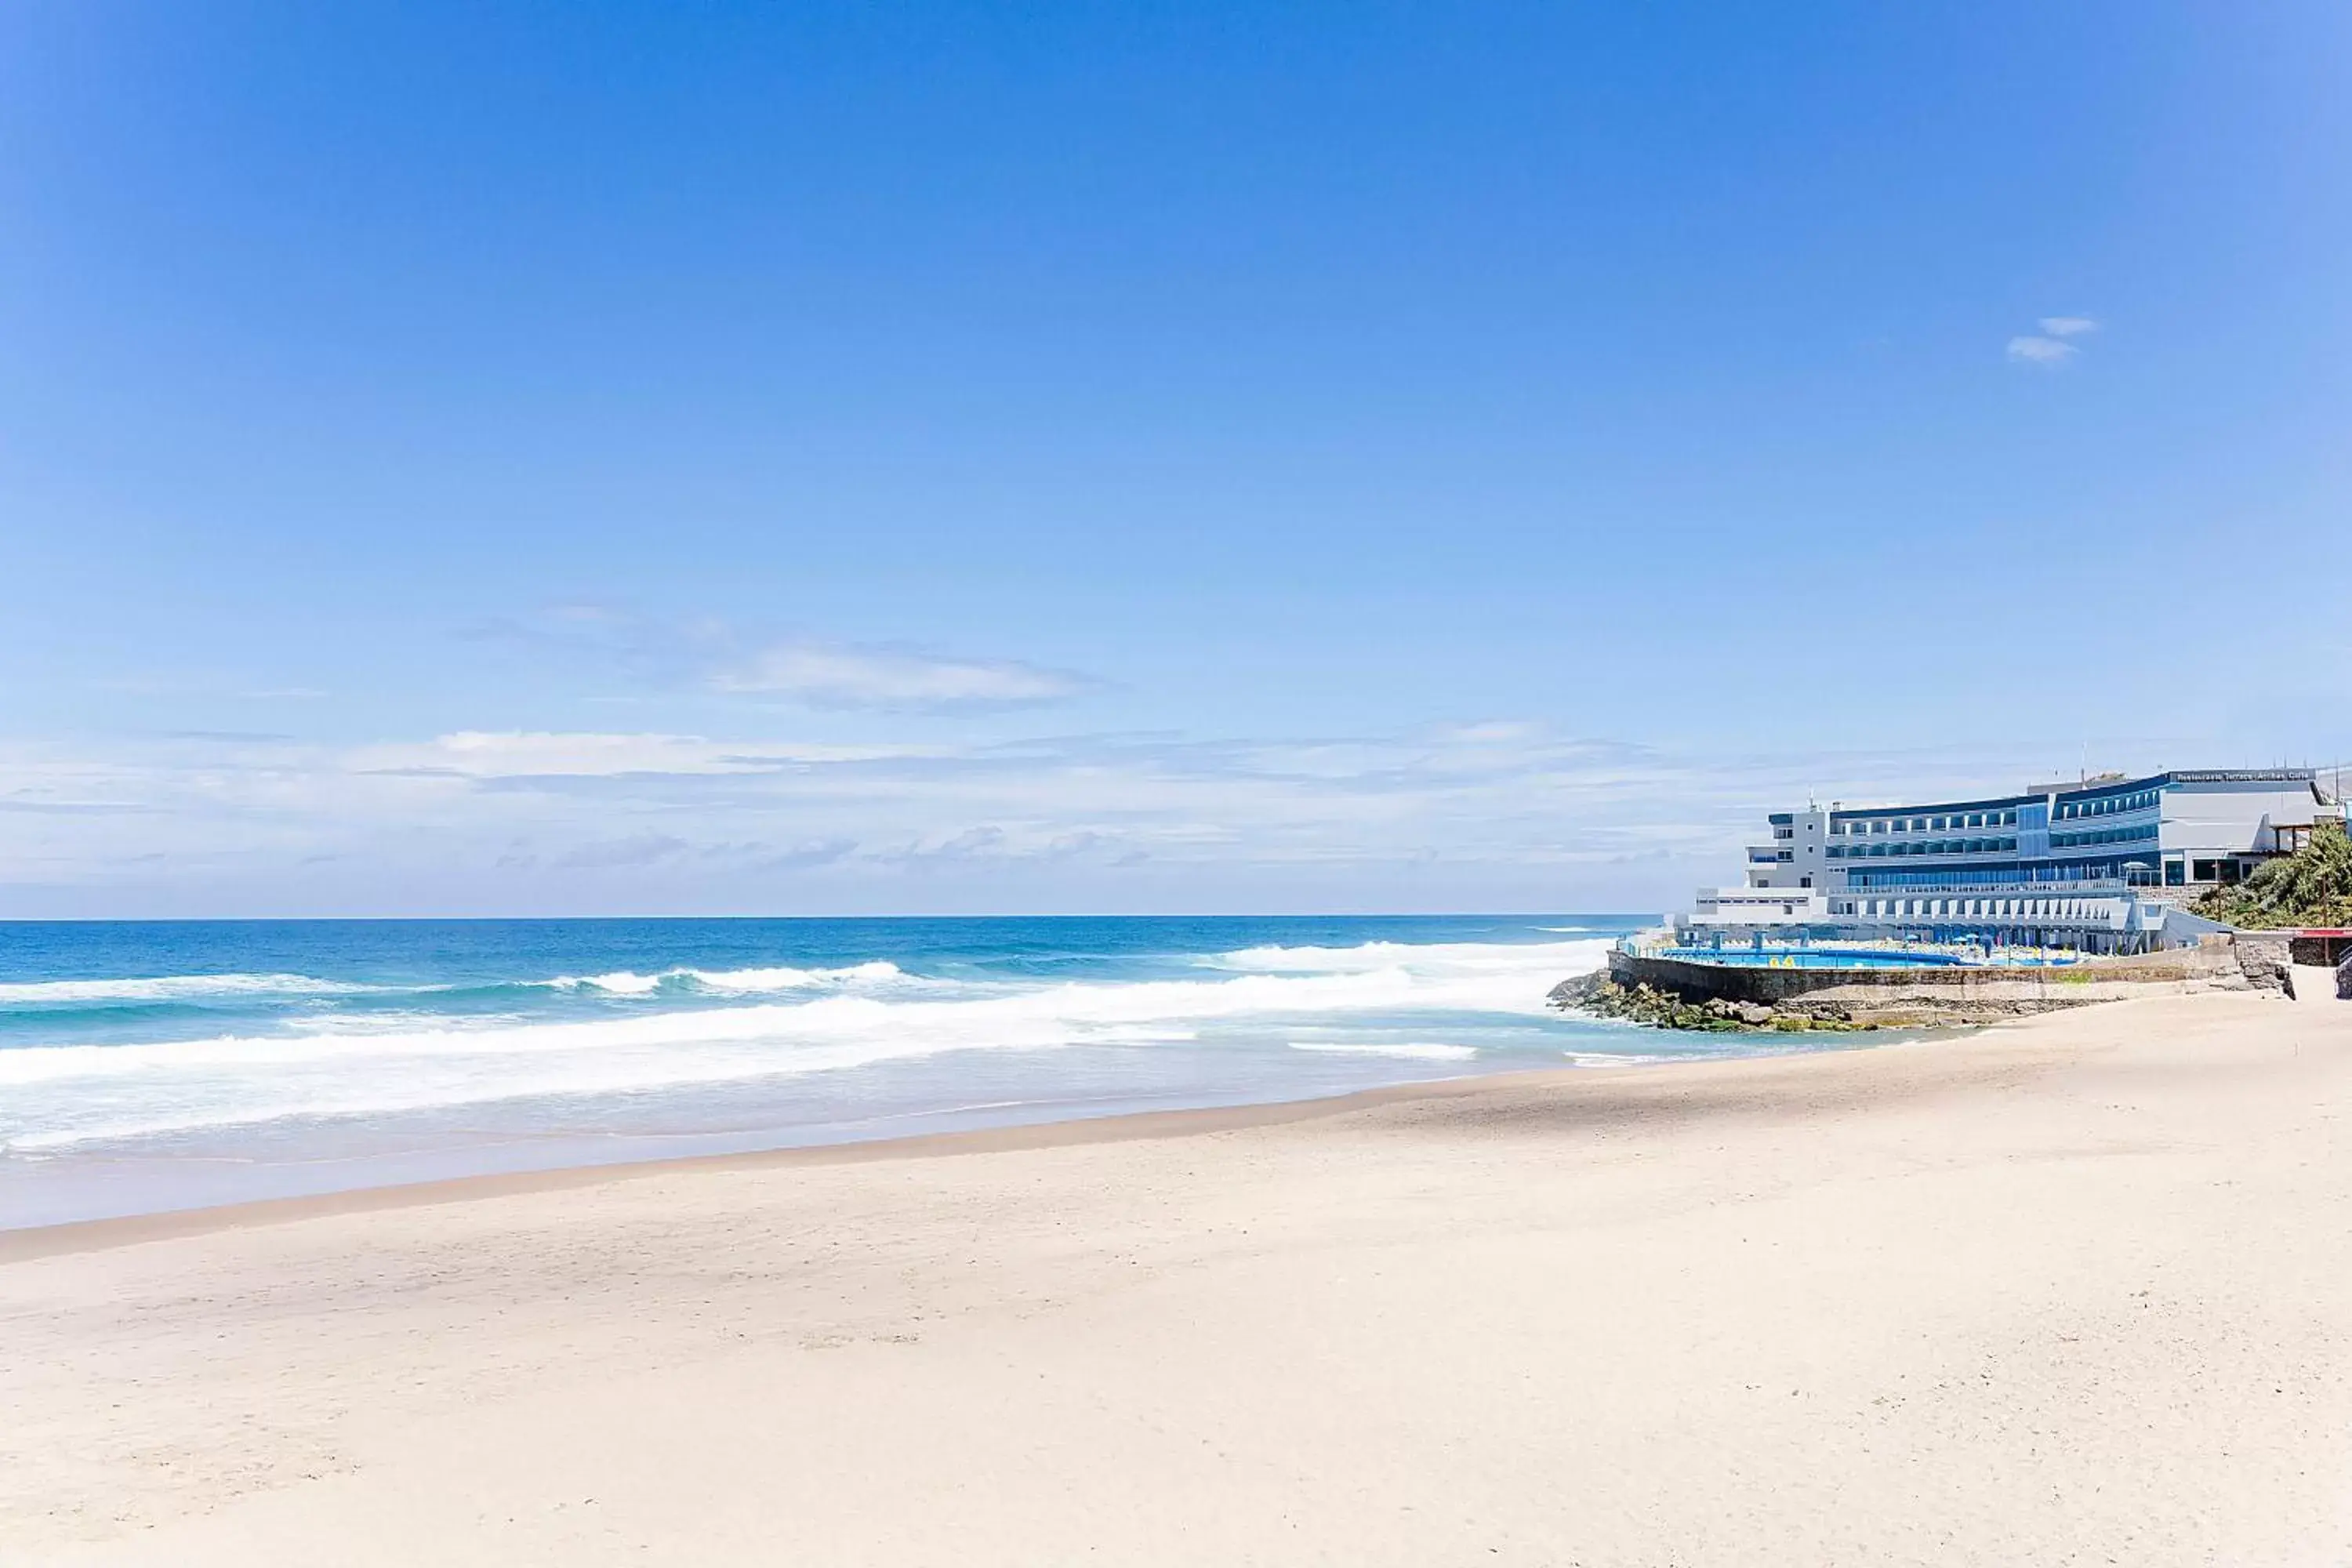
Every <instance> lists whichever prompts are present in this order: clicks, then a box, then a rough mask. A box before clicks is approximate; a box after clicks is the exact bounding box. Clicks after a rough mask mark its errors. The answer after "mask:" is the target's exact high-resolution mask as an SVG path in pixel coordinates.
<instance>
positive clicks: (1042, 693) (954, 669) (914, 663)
mask: <svg viewBox="0 0 2352 1568" xmlns="http://www.w3.org/2000/svg"><path fill="white" fill-rule="evenodd" d="M711 684H712V685H713V686H715V687H717V688H718V689H719V690H721V691H732V692H741V693H745V694H754V695H760V696H772V697H785V698H790V699H793V700H796V701H801V702H806V703H809V704H812V705H814V706H817V707H825V708H900V709H905V708H914V709H949V708H1002V707H1011V706H1015V705H1027V704H1032V703H1039V702H1054V701H1058V700H1061V699H1063V698H1066V697H1073V696H1076V694H1077V693H1079V692H1080V691H1083V690H1085V689H1086V688H1087V682H1086V681H1085V680H1083V679H1080V678H1078V677H1077V676H1075V675H1071V674H1068V673H1066V672H1064V671H1061V670H1055V669H1045V668H1039V667H1038V666H1036V665H1033V664H1023V663H1020V662H1019V661H1017V660H1013V659H971V658H935V657H933V656H930V655H928V654H921V653H916V652H912V651H910V650H908V649H903V648H889V647H846V646H837V645H828V644H824V643H810V642H803V643H785V644H782V645H779V646H777V647H770V648H767V649H765V650H763V651H761V652H760V653H757V654H755V655H753V656H751V658H748V659H744V660H742V661H740V662H739V663H736V664H733V665H730V666H729V667H727V668H722V669H720V670H719V671H718V672H717V673H716V674H715V675H713V676H712V677H711Z"/></svg>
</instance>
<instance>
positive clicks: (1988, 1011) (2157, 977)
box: [1609, 942, 2261, 1023]
mask: <svg viewBox="0 0 2352 1568" xmlns="http://www.w3.org/2000/svg"><path fill="white" fill-rule="evenodd" d="M1609 975H1610V978H1611V979H1612V980H1614V981H1616V982H1617V984H1620V985H1623V986H1628V987H1632V986H1635V985H1647V986H1649V987H1650V988H1651V989H1652V990H1654V991H1660V992H1670V993H1672V994H1675V995H1677V996H1680V997H1682V998H1683V999H1685V1001H1690V1002H1696V1003H1705V1002H1711V1001H1722V1002H1727V1003H1738V1004H1747V1005H1753V1006H1759V1007H1769V1008H1776V1009H1780V1010H1782V1011H1790V1010H1802V1011H1806V1012H1812V1013H1818V1014H1825V1015H1834V1016H1839V1017H1845V1018H1857V1019H1863V1018H1866V1019H1870V1020H1874V1021H1878V1022H1884V1023H1899V1022H1918V1023H1979V1022H1989V1021H1991V1020H1994V1019H1998V1018H2003V1017H2015V1016H2020V1015H2022V1014H2027V1013H2041V1012H2049V1011H2052V1010H2054V1009H2057V1008H2060V1007H2077V1006H2082V1005H2085V1004H2088V1003H2093V1002H2108V1001H2119V1000H2122V999H2124V998H2126V997H2130V996H2147V995H2151V994H2159V993H2162V992H2166V991H2174V992H2186V991H2208V990H2247V989H2251V988H2254V987H2255V986H2256V985H2257V984H2260V983H2261V982H2260V981H2259V980H2258V978H2257V977H2256V976H2254V975H2253V974H2252V973H2250V972H2249V971H2248V970H2247V969H2246V967H2245V966H2244V965H2243V964H2242V962H2241V958H2240V955H2239V954H2238V953H2237V952H2235V951H2234V948H2233V946H2232V944H2231V943H2228V942H2209V943H2206V944H2203V945H2200V946H2198V947H2193V948H2182V949H2177V950H2174V951H2171V952H2152V953H2145V954H2141V955H2138V956H2137V957H2131V958H2090V959H2084V960H2083V961H2081V962H2079V963H2059V964H2023V963H1932V962H1931V963H1916V962H1914V963H1899V962H1898V963H1875V964H1854V965H1849V966H1829V965H1811V966H1798V965H1778V966H1776V965H1771V964H1766V963H1755V962H1752V961H1749V962H1738V961H1734V962H1727V963H1715V962H1708V961H1706V960H1703V959H1697V958H1691V957H1684V956H1668V955H1666V954H1664V953H1658V952H1651V953H1638V952H1622V951H1620V952H1612V953H1611V954H1610V955H1609Z"/></svg>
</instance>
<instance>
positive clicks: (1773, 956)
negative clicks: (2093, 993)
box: [1647, 947, 2079, 969]
mask: <svg viewBox="0 0 2352 1568" xmlns="http://www.w3.org/2000/svg"><path fill="white" fill-rule="evenodd" d="M1647 956H1649V957H1652V958H1676V959H1681V960H1682V961H1683V962H1685V963H1727V964H1733V965H1737V966H1740V967H1743V968H1750V969H1922V968H1937V967H1950V966H1953V965H1966V966H1969V967H1973V968H2032V969H2052V968H2057V967H2059V966H2061V965H2064V964H2069V963H2077V962H2079V961H2078V960H2076V959H2074V958H2072V957H2064V956H2055V955H2032V956H2029V955H2025V954H2019V955H2016V956H2011V955H2010V954H2007V953H2000V954H1996V955H1995V956H1992V957H1984V956H1981V955H1978V954H1973V953H1958V952H1928V951H1902V950H1894V949H1887V948H1868V947H1860V948H1855V947H1766V948H1755V947H1722V948H1714V947H1664V948H1657V949H1654V950H1653V951H1652V952H1650V953H1649V954H1648V955H1647Z"/></svg>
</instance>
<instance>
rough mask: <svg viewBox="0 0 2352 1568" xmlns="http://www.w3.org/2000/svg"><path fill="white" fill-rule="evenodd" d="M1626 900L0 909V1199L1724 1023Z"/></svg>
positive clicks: (167, 1204)
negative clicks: (924, 915) (357, 912)
mask: <svg viewBox="0 0 2352 1568" xmlns="http://www.w3.org/2000/svg"><path fill="white" fill-rule="evenodd" d="M1645 923H1647V921H1644V920H1643V919H1641V918H1637V917H1631V916H1605V915H1561V916H1553V917H1529V916H1510V917H1499V916H1496V917H1478V916H1444V917H1410V918H1408V917H1393V918H1388V917H1381V918H1305V917H1299V918H1278V919H1258V918H1241V917H1231V918H1201V919H1191V918H1165V919H1162V918H1119V919H1109V918H1106V919H1090V918H1066V919H1009V918H1008V919H967V920H925V919H906V920H707V921H706V920H564V921H186V922H180V921H174V922H158V923H142V922H74V923H55V924H50V923H32V922H24V923H5V924H0V1226H28V1225H43V1224H55V1223H59V1222H62V1221H67V1220H74V1219H85V1218H95V1217H100V1216H106V1215H127V1214H139V1213H149V1212H156V1211H161V1210H166V1209H174V1208H184V1207H192V1206H199V1205H213V1204H221V1203H230V1202H236V1201H240V1200H244V1199H249V1198H257V1197H268V1196H283V1195H291V1194H312V1193H321V1192H330V1191H338V1190H345V1189H352V1188H358V1187H368V1186H376V1185H383V1184H394V1183H400V1182H410V1181H420V1180H427V1179H432V1178H436V1177H443V1176H451V1175H461V1174H471V1173H489V1172H506V1171H519V1170H531V1169H549V1168H556V1167H562V1166H570V1165H580V1164H591V1163H608V1162H620V1161H629V1160H643V1159H653V1158H661V1157H667V1156H672V1155H679V1154H690V1153H701V1152H728V1151H742V1150H752V1149H769V1148H782V1147H788V1146H793V1145H805V1144H820V1143H834V1142H849V1141H855V1140H862V1139H874V1138H887V1137H897V1136H903V1135H907V1134H911V1133H919V1132H932V1131H948V1130H953V1129H963V1128H975V1127H988V1126H1002V1125H1009V1124H1014V1123H1024V1122H1036V1121H1061V1120H1067V1119H1072V1118H1079V1117H1092V1116H1104V1115H1112V1114H1116V1113H1118V1112H1122V1111H1132V1110H1156V1109H1168V1108H1174V1107H1190V1106H1212V1105H1231V1104H1241V1103H1254V1102H1264V1101H1277V1100H1301V1099H1307V1098H1312V1097H1316V1096H1322V1095H1330V1094H1338V1093H1343V1092H1346V1091H1348V1090H1351V1089H1365V1088H1370V1087H1373V1086H1376V1085H1381V1084H1394V1083H1402V1082H1409V1081H1412V1080H1416V1079H1435V1078H1447V1077H1455V1076H1460V1075H1464V1074H1470V1073H1485V1072H1496V1071H1505V1070H1511V1069H1516V1068H1534V1067H1558V1066H1560V1065H1563V1064H1570V1063H1596V1062H1615V1061H1625V1060H1649V1059H1656V1058H1664V1057H1699V1056H1710V1055H1726V1054H1732V1053H1734V1052H1738V1051H1741V1050H1752V1049H1754V1048H1756V1047H1754V1046H1753V1045H1751V1044H1746V1043H1743V1042H1741V1041H1739V1040H1738V1037H1729V1038H1727V1037H1716V1036H1693V1037H1679V1036H1674V1035H1669V1034H1664V1033H1661V1032H1658V1031H1652V1030H1638V1029H1633V1028H1630V1027H1627V1026H1622V1025H1617V1024H1611V1023H1604V1022H1599V1021H1595V1020H1591V1019H1585V1018H1575V1017H1564V1016H1560V1015H1559V1014H1557V1013H1555V1012H1552V1011H1550V1010H1549V1009H1548V1008H1547V1007H1546V1006H1545V994H1546V993H1547V992H1548V991H1549V989H1550V988H1551V987H1552V986H1553V985H1554V984H1558V983H1559V981H1561V980H1563V979H1565V978H1567V977H1569V976H1570V975H1572V974H1577V973H1584V972H1586V971H1589V970H1591V969H1593V968H1596V967H1598V966H1599V965H1600V963H1601V955H1602V953H1603V952H1604V951H1605V950H1606V948H1607V946H1608V944H1609V943H1610V942H1611V941H1612V940H1613V939H1614V938H1615V937H1617V936H1619V935H1622V934H1623V933H1625V932H1627V931H1633V930H1634V929H1636V928H1637V927H1638V926H1640V925H1643V924H1645Z"/></svg>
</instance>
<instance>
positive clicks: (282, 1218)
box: [0, 1040, 1905, 1267]
mask: <svg viewBox="0 0 2352 1568" xmlns="http://www.w3.org/2000/svg"><path fill="white" fill-rule="evenodd" d="M1902 1043H1905V1042H1901V1041H1895V1040H1889V1041H1886V1042H1885V1047H1889V1048H1891V1047H1895V1046H1896V1045H1899V1044H1902ZM1853 1048H1858V1049H1876V1048H1879V1047H1876V1046H1872V1047H1853ZM1818 1054H1822V1053H1820V1052H1818V1051H1806V1050H1803V1049H1801V1048H1793V1049H1790V1050H1787V1051H1775V1052H1770V1053H1766V1054H1759V1055H1758V1056H1754V1057H1744V1058H1700V1059H1697V1060H1693V1061H1688V1062H1658V1061H1633V1062H1628V1063H1626V1064H1625V1065H1624V1066H1622V1067H1557V1068H1551V1067H1547V1068H1513V1069H1511V1070H1509V1071H1505V1072H1492V1073H1465V1074H1462V1075H1460V1076H1457V1077H1453V1078H1438V1079H1421V1080H1419V1081H1417V1082H1411V1083H1395V1084H1381V1085H1378V1086H1375V1087H1373V1088H1370V1089H1350V1090H1349V1091H1348V1092H1347V1093H1345V1094H1325V1095H1316V1096H1313V1097H1311V1098H1308V1099H1305V1100H1261V1101H1255V1102H1252V1103H1249V1104H1244V1105H1203V1106H1185V1107H1181V1108H1178V1109H1173V1110H1128V1111H1118V1112H1114V1113H1112V1114H1109V1115H1105V1116H1074V1117H1066V1118H1061V1119H1057V1120H1055V1121H1027V1122H1014V1123H1011V1124H1008V1125H1005V1126H1002V1127H977V1128H964V1129H959V1130H957V1131H948V1132H908V1133H901V1134H898V1135H896V1136H892V1137H887V1138H866V1139H851V1140H846V1141H844V1142H836V1143H811V1144H791V1145H786V1146H783V1147H780V1148H774V1149H744V1150H730V1151H727V1152H719V1153H709V1154H666V1155H656V1156H655V1157H654V1158H651V1159H645V1160H614V1161H610V1162H599V1163H588V1164H576V1165H551V1166H548V1167H546V1168H545V1169H541V1170H530V1171H492V1172H482V1173H477V1174H471V1175H462V1176H437V1177H434V1178H431V1179H428V1180H425V1181H421V1182H394V1183H390V1184H384V1185H381V1186H359V1187H349V1188H343V1189H340V1190H338V1191H334V1192H327V1193H304V1194H296V1195H293V1196H289V1197H272V1198H249V1199H245V1200H242V1201H239V1202H236V1203H227V1204H210V1205H202V1206H198V1207H194V1208H184V1209H159V1210H156V1211H155V1212H153V1213H150V1214H135V1215H107V1216H105V1217H102V1218H98V1219H78V1220H67V1221H64V1222H62V1223H59V1224H57V1225H35V1226H15V1227H13V1228H9V1229H0V1267H5V1266H6V1265H8V1264H10V1263H15V1262H19V1261H24V1260H27V1259H32V1258H57V1257H63V1256H67V1255H69V1254H73V1253H82V1252H99V1251H104V1250H107V1249H109V1248H111V1247H135V1246H138V1245H140V1244H141V1243H143V1242H149V1241H166V1240H176V1239H180V1238H183V1237H201V1236H207V1235H211V1234H214V1233H215V1232H219V1231H232V1230H250V1229H254V1228H257V1227H259V1226H277V1225H291V1224H295V1223H298V1222H299V1221H302V1220H306V1219H319V1218H329V1217H333V1216H337V1215H355V1214H377V1213H382V1212H383V1211H386V1210H392V1209H407V1208H423V1207H431V1206H434V1205H442V1204H458V1203H474V1202H479V1201H481V1200H484V1199H493V1198H500V1197H518V1196H524V1195H528V1194H537V1193H558V1192H571V1191H574V1190H577V1189H579V1188H582V1187H592V1186H601V1185H604V1184H607V1183H616V1182H628V1181H637V1180H645V1179H649V1178H653V1177H658V1176H666V1175H674V1174H683V1173H694V1172H698V1171H711V1172H717V1171H761V1170H773V1169H784V1168H792V1167H799V1166H808V1167H817V1166H829V1165H861V1164H873V1163H883V1162H888V1161H897V1160H935V1159H945V1158H951V1157H954V1156H957V1155H964V1154H992V1153H1013V1152H1022V1151H1026V1150H1035V1149H1061V1148H1073V1147H1080V1146H1085V1145H1089V1144H1097V1143H1126V1142H1140V1141H1145V1140H1152V1139H1162V1138H1198V1137H1205V1136H1208V1135H1210V1134H1213V1133H1218V1132H1236V1131H1246V1130H1249V1129H1253V1128H1260V1127H1281V1126H1286V1125H1289V1124H1291V1123H1294V1122H1299V1121H1316V1120H1318V1119H1320V1118H1323V1117H1327V1116H1343V1115H1346V1114H1347V1113H1349V1111H1353V1110H1370V1109H1373V1108H1375V1107H1379V1106H1383V1105H1394V1104H1401V1103H1404V1102H1408V1101H1412V1100H1445V1099H1454V1098H1458V1097H1459V1096H1461V1095H1463V1094H1465V1093H1469V1092H1473V1091H1475V1090H1476V1089H1484V1088H1487V1087H1490V1086H1491V1087H1496V1088H1513V1087H1535V1086H1539V1085H1542V1084H1545V1083H1549V1082H1554V1081H1557V1080H1561V1079H1599V1078H1606V1077H1614V1076H1617V1075H1619V1074H1622V1073H1631V1072H1646V1071H1650V1070H1653V1069H1655V1068H1710V1067H1721V1066H1726V1065H1729V1064H1730V1063H1733V1062H1744V1061H1761V1060H1780V1059H1781V1058H1787V1057H1800V1056H1809V1055H1818Z"/></svg>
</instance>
